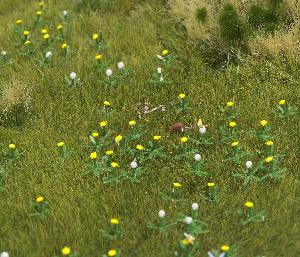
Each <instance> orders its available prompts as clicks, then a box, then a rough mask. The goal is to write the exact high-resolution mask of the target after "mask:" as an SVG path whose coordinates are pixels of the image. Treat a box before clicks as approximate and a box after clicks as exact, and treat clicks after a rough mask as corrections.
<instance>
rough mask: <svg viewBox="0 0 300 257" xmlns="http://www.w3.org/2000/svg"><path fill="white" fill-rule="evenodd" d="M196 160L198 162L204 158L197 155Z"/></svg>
mask: <svg viewBox="0 0 300 257" xmlns="http://www.w3.org/2000/svg"><path fill="white" fill-rule="evenodd" d="M194 159H195V161H197V162H198V161H200V160H201V159H202V157H201V155H200V154H198V153H196V154H195V156H194Z"/></svg>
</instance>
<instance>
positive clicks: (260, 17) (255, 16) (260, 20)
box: [248, 5, 266, 28]
mask: <svg viewBox="0 0 300 257" xmlns="http://www.w3.org/2000/svg"><path fill="white" fill-rule="evenodd" d="M265 17H266V11H265V9H264V8H262V7H260V6H258V5H252V6H251V7H250V9H249V12H248V22H249V24H250V25H251V26H252V27H254V28H261V27H263V26H264V25H265Z"/></svg>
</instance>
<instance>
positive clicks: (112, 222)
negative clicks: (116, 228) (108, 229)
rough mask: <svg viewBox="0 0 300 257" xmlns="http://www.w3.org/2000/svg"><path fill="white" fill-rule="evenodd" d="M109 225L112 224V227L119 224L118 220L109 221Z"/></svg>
mask: <svg viewBox="0 0 300 257" xmlns="http://www.w3.org/2000/svg"><path fill="white" fill-rule="evenodd" d="M110 223H111V224H113V225H117V224H119V220H118V219H111V220H110Z"/></svg>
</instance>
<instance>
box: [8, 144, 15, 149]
mask: <svg viewBox="0 0 300 257" xmlns="http://www.w3.org/2000/svg"><path fill="white" fill-rule="evenodd" d="M8 148H9V149H11V150H14V149H16V145H15V144H9V145H8Z"/></svg>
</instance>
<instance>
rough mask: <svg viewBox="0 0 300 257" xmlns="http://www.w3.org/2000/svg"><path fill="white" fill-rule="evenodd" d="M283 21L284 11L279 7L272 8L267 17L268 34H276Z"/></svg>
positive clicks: (266, 27)
mask: <svg viewBox="0 0 300 257" xmlns="http://www.w3.org/2000/svg"><path fill="white" fill-rule="evenodd" d="M281 21H282V9H281V8H279V7H274V8H270V9H269V10H267V11H266V15H265V30H266V32H274V31H275V30H276V29H278V27H279V26H280V24H281Z"/></svg>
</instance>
